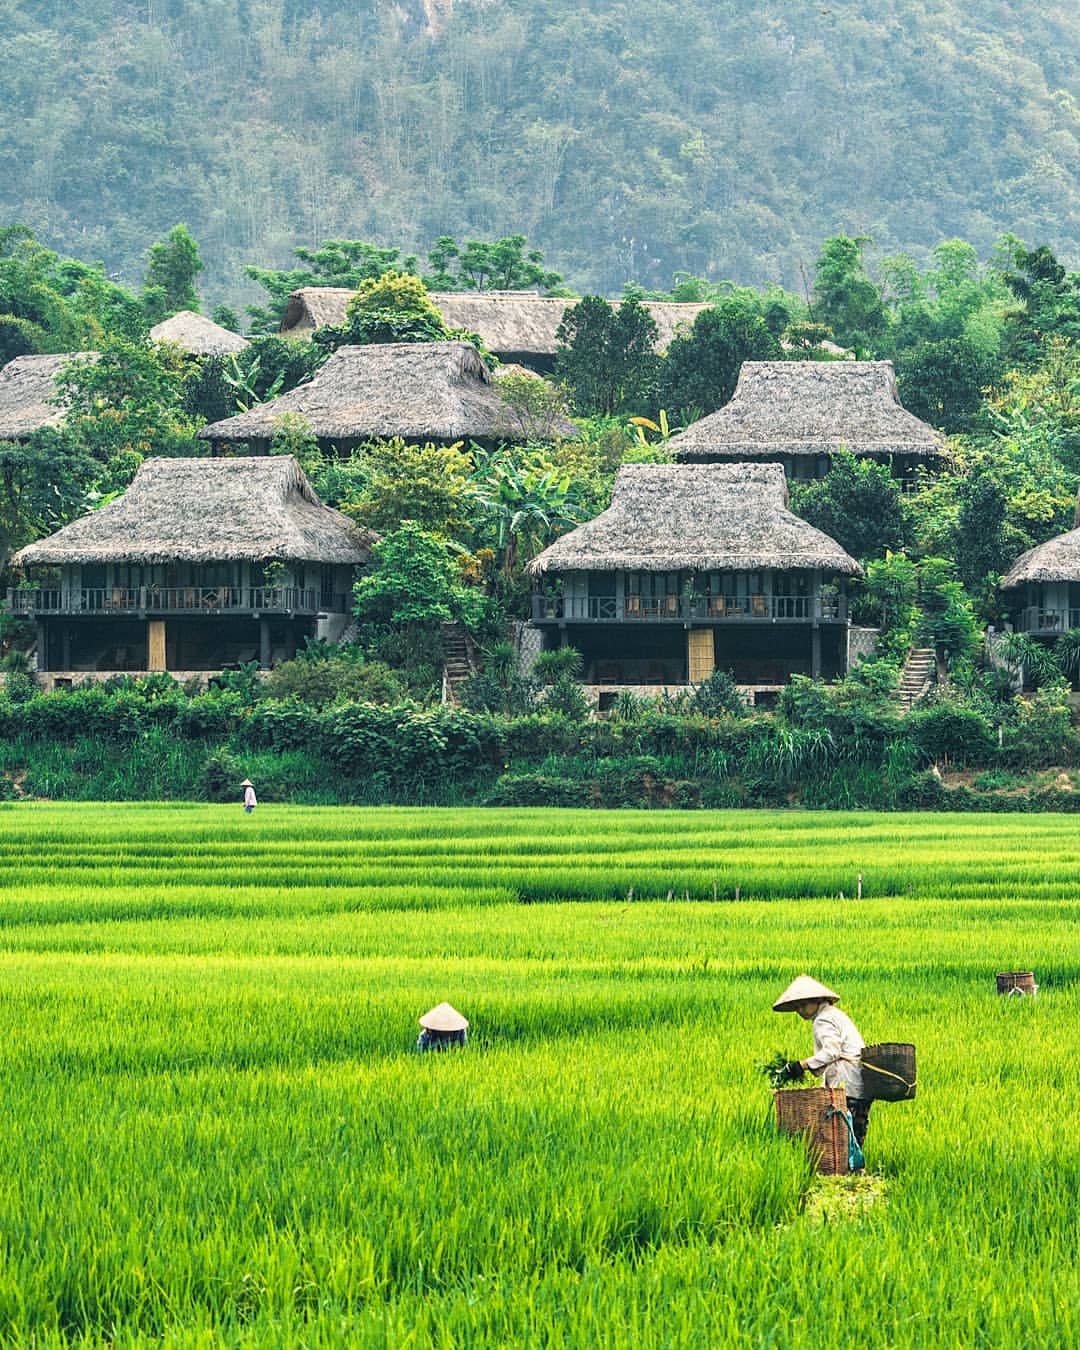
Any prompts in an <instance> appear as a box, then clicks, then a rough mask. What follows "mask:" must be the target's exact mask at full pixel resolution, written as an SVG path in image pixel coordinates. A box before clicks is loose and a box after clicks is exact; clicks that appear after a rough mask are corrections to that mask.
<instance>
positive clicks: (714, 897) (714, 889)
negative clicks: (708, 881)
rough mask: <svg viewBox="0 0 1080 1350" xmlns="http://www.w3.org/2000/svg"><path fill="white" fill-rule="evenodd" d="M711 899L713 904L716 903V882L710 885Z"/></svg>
mask: <svg viewBox="0 0 1080 1350" xmlns="http://www.w3.org/2000/svg"><path fill="white" fill-rule="evenodd" d="M712 898H713V902H714V903H715V902H716V899H717V896H716V882H715V881H714V882H713V884H712Z"/></svg>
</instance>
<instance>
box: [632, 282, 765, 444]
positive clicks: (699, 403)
mask: <svg viewBox="0 0 1080 1350" xmlns="http://www.w3.org/2000/svg"><path fill="white" fill-rule="evenodd" d="M785 322H786V321H785ZM783 354H784V353H783V349H782V348H781V346H780V342H779V339H778V338H777V336H776V334H775V333H774V332H773V331H772V330H771V329H770V328H769V325H768V323H767V321H766V320H765V318H764V317H763V316H762V315H761V314H757V313H755V312H754V311H753V310H752V309H751V308H750V307H749V306H747V305H746V304H744V303H743V302H742V301H741V300H734V299H732V300H725V301H723V302H722V303H721V304H719V305H717V306H716V307H715V308H711V309H703V310H702V311H701V313H700V314H699V315H698V316H697V318H696V319H695V320H694V325H693V327H692V328H691V329H690V332H689V333H687V334H685V335H682V334H678V335H676V337H674V338H673V339H672V341H671V345H670V346H669V347H668V350H667V355H666V356H665V357H664V359H663V360H662V361H661V362H660V368H659V376H658V379H657V397H658V399H659V402H660V405H661V406H662V407H664V408H666V409H667V410H668V411H669V412H671V413H674V414H675V415H676V416H677V417H678V418H679V419H680V420H682V421H687V420H691V419H693V418H694V417H695V416H697V417H700V416H703V415H704V414H706V413H711V412H715V411H716V409H717V408H722V407H723V406H724V404H725V403H727V402H728V401H729V400H730V399H731V396H732V394H734V392H735V385H736V382H737V381H738V378H739V368H740V366H741V365H742V363H743V362H744V361H778V360H780V359H781V358H782V356H783Z"/></svg>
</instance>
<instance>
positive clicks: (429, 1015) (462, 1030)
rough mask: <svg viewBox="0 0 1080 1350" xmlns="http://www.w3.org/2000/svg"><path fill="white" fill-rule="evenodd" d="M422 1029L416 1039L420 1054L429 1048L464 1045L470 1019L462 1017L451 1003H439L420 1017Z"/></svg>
mask: <svg viewBox="0 0 1080 1350" xmlns="http://www.w3.org/2000/svg"><path fill="white" fill-rule="evenodd" d="M420 1026H421V1031H420V1035H419V1036H418V1037H417V1039H416V1048H417V1050H418V1051H419V1053H420V1054H424V1052H425V1051H427V1050H446V1049H447V1048H448V1047H449V1046H451V1045H464V1044H465V1040H466V1033H467V1031H468V1026H469V1022H468V1019H467V1018H465V1017H462V1015H461V1014H460V1013H459V1012H458V1010H457V1009H456V1008H452V1007H451V1006H450V1004H449V1003H439V1004H437V1005H436V1006H435V1007H434V1008H432V1009H431V1010H430V1011H429V1012H426V1013H424V1015H423V1017H421V1018H420Z"/></svg>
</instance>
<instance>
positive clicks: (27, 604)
mask: <svg viewBox="0 0 1080 1350" xmlns="http://www.w3.org/2000/svg"><path fill="white" fill-rule="evenodd" d="M323 598H325V597H323V596H321V595H320V593H319V592H318V591H317V590H314V589H310V590H309V589H303V590H302V589H300V588H298V587H293V586H277V587H267V586H165V587H159V586H99V587H79V588H75V589H72V590H67V591H65V590H60V589H57V588H48V589H47V588H41V589H38V590H23V589H21V588H20V589H17V590H15V589H13V590H9V591H8V608H9V609H10V610H11V611H12V612H13V613H15V614H86V615H92V614H102V615H105V614H137V615H145V614H223V613H229V614H237V613H248V614H258V613H279V614H285V613H288V614H296V613H300V614H315V613H317V612H318V611H319V609H320V600H321V599H323ZM334 599H338V600H341V601H342V602H343V604H344V603H345V602H346V597H345V596H335V597H334ZM340 612H342V613H344V612H345V610H344V609H343V610H342V611H340Z"/></svg>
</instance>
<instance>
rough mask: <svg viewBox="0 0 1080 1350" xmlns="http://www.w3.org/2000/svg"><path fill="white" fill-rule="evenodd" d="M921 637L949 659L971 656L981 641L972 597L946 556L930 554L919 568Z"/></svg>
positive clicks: (955, 659) (919, 631)
mask: <svg viewBox="0 0 1080 1350" xmlns="http://www.w3.org/2000/svg"><path fill="white" fill-rule="evenodd" d="M919 603H920V605H921V608H922V613H921V616H920V619H919V627H918V633H919V638H920V639H921V640H922V641H923V642H926V643H927V644H929V645H931V646H933V647H936V648H937V649H938V650H939V651H940V652H941V653H942V654H943V655H944V656H945V658H946V659H947V660H949V661H957V660H964V659H966V658H969V657H970V656H971V655H972V654H973V653H974V651H975V650H976V648H977V647H978V643H979V628H978V625H977V623H976V621H975V615H974V612H973V610H972V606H971V601H970V600H969V599H968V597H967V595H966V594H965V593H964V588H963V586H962V585H961V583H960V582H959V581H958V580H957V579H956V575H955V570H954V567H953V564H952V563H951V562H949V561H948V559H946V558H927V559H926V560H925V561H924V562H923V564H922V567H921V568H920V571H919Z"/></svg>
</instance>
